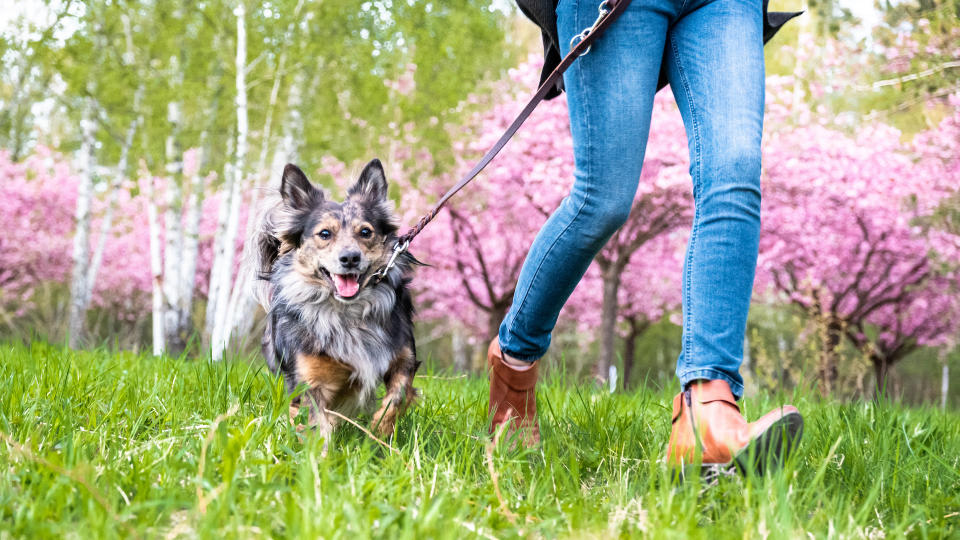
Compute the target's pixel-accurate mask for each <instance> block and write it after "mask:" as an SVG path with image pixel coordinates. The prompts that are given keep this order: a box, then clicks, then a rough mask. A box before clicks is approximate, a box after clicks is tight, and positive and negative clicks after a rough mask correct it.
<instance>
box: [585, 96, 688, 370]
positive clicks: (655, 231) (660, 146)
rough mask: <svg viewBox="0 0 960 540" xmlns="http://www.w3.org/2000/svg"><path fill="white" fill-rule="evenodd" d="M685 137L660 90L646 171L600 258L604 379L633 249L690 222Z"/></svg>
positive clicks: (669, 100) (674, 109) (610, 361)
mask: <svg viewBox="0 0 960 540" xmlns="http://www.w3.org/2000/svg"><path fill="white" fill-rule="evenodd" d="M686 140H687V139H686V134H685V132H684V128H683V122H682V120H681V118H680V113H679V111H678V110H677V106H676V104H675V103H674V101H673V99H672V98H670V97H667V95H666V94H665V93H663V94H658V95H657V97H656V100H655V101H654V113H653V120H652V123H651V130H650V137H649V140H648V142H647V150H646V154H645V156H644V160H643V172H642V173H641V175H640V185H639V187H638V190H637V195H636V197H635V199H634V201H633V206H632V207H631V209H630V217H629V218H627V222H626V223H625V224H624V225H623V227H621V228H620V229H619V230H618V231H617V232H616V234H614V235H613V238H611V239H610V241H609V242H608V243H607V245H606V246H605V247H604V248H603V250H602V251H601V252H600V253H599V254H598V255H597V258H596V264H597V266H598V268H599V270H600V276H601V279H602V282H603V301H602V305H601V308H600V311H601V314H602V315H601V324H600V358H599V359H598V360H597V364H596V372H595V374H596V376H597V377H598V378H599V379H600V380H606V376H607V372H608V370H609V368H610V366H611V365H613V362H614V360H615V358H616V335H617V329H616V326H617V320H618V318H619V317H620V309H619V308H620V305H619V304H620V298H621V295H620V288H621V285H622V282H623V276H624V272H625V271H626V269H627V267H628V265H629V264H630V261H631V259H632V258H633V255H634V253H636V252H637V251H638V250H640V249H641V248H642V247H643V246H644V244H646V243H647V242H650V241H652V240H655V239H657V238H658V237H660V236H662V235H665V234H668V233H670V232H671V231H673V230H674V229H676V228H677V227H680V226H682V225H689V224H690V221H691V215H692V214H691V211H692V209H693V205H692V198H691V196H690V180H689V176H688V174H687V168H688V166H689V159H688V157H687V146H686ZM678 283H679V281H678ZM633 285H637V283H633ZM638 331H640V330H638ZM624 361H626V359H625V360H624ZM624 382H626V373H625V374H624Z"/></svg>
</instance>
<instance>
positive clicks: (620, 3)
mask: <svg viewBox="0 0 960 540" xmlns="http://www.w3.org/2000/svg"><path fill="white" fill-rule="evenodd" d="M629 5H630V0H616V1H615V0H604V1H603V2H601V3H600V16H599V17H598V18H597V21H596V22H595V23H594V24H593V26H591V27H590V28H587V29H586V30H584V31H583V32H581V33H580V34H577V35H576V36H574V38H573V42H576V45H574V46H573V47H572V48H571V49H570V52H569V53H568V54H567V56H565V57H564V58H563V60H562V61H561V62H560V64H559V65H558V66H557V67H556V68H555V69H554V70H553V72H551V73H550V76H549V77H547V78H546V79H545V80H544V81H543V84H541V85H540V88H539V89H538V90H537V93H536V94H534V95H533V97H532V98H530V101H528V102H527V106H526V107H524V108H523V110H522V111H521V112H520V114H519V115H517V117H516V118H515V119H514V121H513V123H512V124H510V127H508V128H507V130H506V131H505V132H504V133H503V135H501V136H500V139H498V140H497V142H496V144H494V145H493V147H492V148H490V150H487V153H486V154H484V155H483V157H482V158H480V161H478V162H477V164H476V165H474V166H473V168H472V169H470V172H468V173H467V174H465V175H464V176H463V178H462V179H461V180H460V181H459V182H457V184H456V185H455V186H453V187H452V188H450V189H449V190H448V191H447V192H446V193H444V194H443V197H440V200H438V201H437V203H436V204H435V205H434V206H433V208H432V209H431V210H430V211H429V212H427V214H426V215H424V216H423V217H422V218H420V221H419V222H417V224H416V225H415V226H414V227H412V228H411V229H410V230H408V231H407V232H406V233H404V235H403V236H401V237H400V238H399V239H398V240H397V246H398V247H400V246H405V245H409V243H410V241H411V240H413V239H414V237H416V236H417V235H418V234H420V231H422V230H423V228H424V227H425V226H426V225H427V223H430V221H431V220H433V218H435V217H436V216H437V214H438V213H439V212H440V209H442V208H443V206H444V205H445V204H446V203H447V201H448V200H450V198H451V197H453V196H454V195H456V194H457V192H458V191H460V190H461V189H462V188H463V186H465V185H467V184H468V183H470V181H471V180H473V179H474V178H476V176H477V175H478V174H480V171H482V170H483V169H484V167H486V166H487V165H488V164H489V163H490V162H491V161H493V158H495V157H496V156H497V154H499V153H500V150H502V149H503V147H504V146H506V144H507V142H508V141H509V140H510V139H511V138H512V137H513V136H514V134H516V132H517V130H518V129H520V126H522V125H523V123H524V122H525V121H526V119H527V118H528V117H529V116H530V115H531V114H532V113H533V111H534V109H536V108H537V105H539V104H540V102H541V101H543V98H544V96H546V95H547V92H549V91H550V89H551V88H553V87H554V85H555V84H556V82H557V80H558V79H559V78H560V77H561V76H563V72H565V71H566V70H567V68H569V67H570V66H571V65H572V64H573V62H574V61H575V60H576V59H577V58H579V57H580V56H582V55H584V54H586V53H588V52H589V51H590V45H591V44H592V43H593V42H594V41H595V40H596V39H597V38H598V37H600V35H601V34H603V31H604V30H606V29H607V27H609V26H610V25H611V24H612V23H613V21H615V20H616V19H617V17H619V16H620V14H621V13H623V11H624V10H625V9H626V8H627V6H629Z"/></svg>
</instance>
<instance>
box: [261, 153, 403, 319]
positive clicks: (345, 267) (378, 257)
mask: <svg viewBox="0 0 960 540" xmlns="http://www.w3.org/2000/svg"><path fill="white" fill-rule="evenodd" d="M280 196H281V198H282V203H281V204H282V206H283V208H282V213H283V214H284V217H283V219H281V221H282V224H281V223H278V224H277V225H281V226H279V227H277V229H276V233H278V234H277V238H278V240H279V241H280V243H281V245H280V249H279V252H280V253H286V252H290V251H292V252H293V269H294V271H296V272H297V273H298V274H299V275H300V276H301V277H302V278H303V279H304V280H305V281H307V282H309V283H311V284H313V285H316V286H319V287H325V288H328V289H330V291H331V292H332V294H333V296H334V297H335V298H336V299H338V300H340V301H342V302H351V301H353V300H354V299H356V298H357V297H358V296H359V295H360V294H362V289H363V288H364V287H365V286H366V285H367V284H369V283H370V280H371V277H372V275H373V274H374V273H375V272H376V271H377V270H379V269H380V268H382V267H383V266H384V265H385V264H386V263H387V261H388V260H389V258H390V255H391V253H392V247H393V244H394V242H395V241H396V233H397V225H396V223H395V221H394V218H393V211H392V209H391V205H390V203H389V202H388V199H387V179H386V176H385V175H384V172H383V166H382V165H381V164H380V161H379V160H377V159H374V160H373V161H371V162H370V163H368V164H367V166H366V167H364V169H363V172H361V173H360V178H359V179H358V180H357V182H356V183H355V184H354V185H353V187H351V188H350V189H349V190H348V191H347V197H346V199H345V200H344V201H342V202H336V201H332V200H328V199H327V197H326V196H325V195H324V193H323V191H321V190H320V189H318V188H317V187H316V186H314V185H313V184H312V183H310V180H308V179H307V176H306V175H305V174H304V173H303V171H301V170H300V169H299V168H298V167H297V166H296V165H287V166H286V168H284V170H283V180H282V183H281V186H280Z"/></svg>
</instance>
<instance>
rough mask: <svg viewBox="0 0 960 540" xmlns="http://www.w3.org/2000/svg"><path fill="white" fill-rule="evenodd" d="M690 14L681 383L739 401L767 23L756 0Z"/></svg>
mask: <svg viewBox="0 0 960 540" xmlns="http://www.w3.org/2000/svg"><path fill="white" fill-rule="evenodd" d="M692 7H693V9H692V10H691V11H690V12H688V13H685V14H682V15H681V18H680V19H679V20H678V21H677V23H676V24H675V25H674V26H673V28H671V30H670V33H669V36H668V41H667V68H668V76H669V81H670V86H671V88H672V90H673V94H674V96H676V100H677V105H678V106H679V108H680V112H681V114H682V115H683V121H684V126H685V127H686V131H687V139H688V143H689V147H690V176H691V177H692V178H693V195H694V204H695V210H694V218H693V228H692V230H691V233H690V241H689V244H688V247H687V255H686V259H685V261H684V269H683V343H682V349H681V353H680V357H679V359H678V361H677V376H678V377H679V378H680V383H681V384H682V385H684V386H686V385H687V384H688V383H689V382H690V381H693V380H696V379H722V380H724V381H727V383H728V384H729V385H730V388H731V389H732V391H733V393H734V394H735V395H737V396H738V397H739V396H740V395H742V393H743V379H742V378H741V377H740V372H739V368H740V363H741V361H742V359H743V339H744V333H745V330H746V324H747V310H748V308H749V306H750V296H751V292H752V289H753V278H754V271H755V267H756V263H757V247H758V241H759V236H760V138H761V132H762V130H763V101H764V65H763V25H762V16H763V14H762V10H761V3H760V2H757V1H756V0H704V1H701V2H697V3H694V5H693V6H692Z"/></svg>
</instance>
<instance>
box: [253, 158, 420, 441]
mask: <svg viewBox="0 0 960 540" xmlns="http://www.w3.org/2000/svg"><path fill="white" fill-rule="evenodd" d="M397 238H398V237H397V224H396V222H395V218H394V215H393V209H392V203H390V202H389V199H388V197H387V180H386V176H385V174H384V170H383V166H382V165H381V163H380V161H379V160H377V159H374V160H372V161H371V162H370V163H368V164H367V165H366V167H364V169H363V171H362V172H361V173H360V178H359V179H358V180H357V181H356V183H355V184H354V185H353V186H352V187H351V188H350V189H349V190H348V191H347V196H346V199H345V200H344V201H342V202H336V201H334V200H331V199H330V198H329V197H328V195H327V194H326V193H325V192H324V191H323V190H321V189H320V188H318V187H317V186H314V185H313V184H312V183H311V182H310V180H308V179H307V176H306V175H305V174H304V173H303V171H302V170H300V169H299V168H298V167H297V166H296V165H293V164H288V165H287V166H286V167H285V168H284V170H283V177H282V179H281V185H280V197H279V200H275V201H274V202H272V203H270V204H268V206H267V209H266V210H265V212H264V213H263V216H262V218H261V219H260V222H259V227H258V228H257V230H256V233H255V238H254V251H255V253H254V257H255V261H254V264H255V267H256V269H257V271H258V274H259V275H258V278H259V280H258V283H259V286H258V290H257V291H256V296H257V298H258V301H259V302H260V304H261V305H262V306H263V307H264V310H265V311H266V313H267V317H266V319H267V324H266V330H265V332H264V334H263V341H262V351H263V355H264V358H265V359H266V363H267V365H268V366H269V368H270V370H271V371H272V372H273V373H274V374H280V375H282V377H283V379H284V382H285V385H286V389H287V391H288V392H289V393H290V394H295V390H296V389H297V388H298V387H300V386H301V385H305V386H306V390H305V391H304V392H303V393H302V394H300V395H298V396H295V397H294V398H293V400H292V402H291V406H290V416H291V420H294V421H295V419H296V416H297V415H298V414H299V410H300V406H301V404H305V405H306V406H307V407H308V408H309V416H308V426H310V427H313V428H314V429H316V431H317V432H318V433H320V434H321V435H322V436H324V438H325V439H326V440H327V441H329V438H330V437H329V436H330V434H331V433H332V432H333V429H334V427H335V426H336V424H337V420H338V419H339V417H338V416H336V415H334V414H331V413H329V412H328V411H336V412H337V413H340V414H342V415H344V416H347V417H355V416H356V415H358V414H360V413H362V412H367V411H369V410H370V409H372V408H373V407H372V405H373V403H374V398H375V395H376V391H377V388H378V387H379V385H380V383H384V384H385V385H386V395H385V396H384V397H383V399H382V401H381V404H380V407H379V409H378V410H377V411H376V412H375V413H374V415H373V419H372V425H371V429H372V430H373V431H375V432H377V433H378V434H380V435H383V436H389V435H391V434H392V433H393V431H394V425H395V423H396V420H397V418H398V416H399V415H401V414H402V413H403V412H404V411H405V410H406V409H407V407H408V406H409V405H410V404H411V402H412V400H413V399H414V398H415V396H416V392H417V391H416V389H415V388H414V387H413V378H414V376H415V374H416V371H417V368H418V367H419V366H420V362H419V361H418V360H417V353H416V345H415V343H414V335H413V314H414V309H413V302H412V299H411V295H410V292H409V290H408V286H409V284H410V281H411V275H412V270H413V267H414V266H415V265H416V264H419V262H418V261H417V260H416V259H415V258H414V257H413V256H412V255H410V254H409V253H408V252H406V251H403V252H402V253H400V254H399V255H398V256H397V257H396V258H395V264H394V265H393V266H392V267H391V268H389V269H387V271H386V273H385V275H382V276H380V275H378V272H380V271H382V270H383V269H384V268H385V267H386V265H387V263H388V261H389V260H390V259H391V255H393V251H394V246H395V244H396V242H397ZM304 402H305V403H304ZM324 450H326V442H325V444H324Z"/></svg>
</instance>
